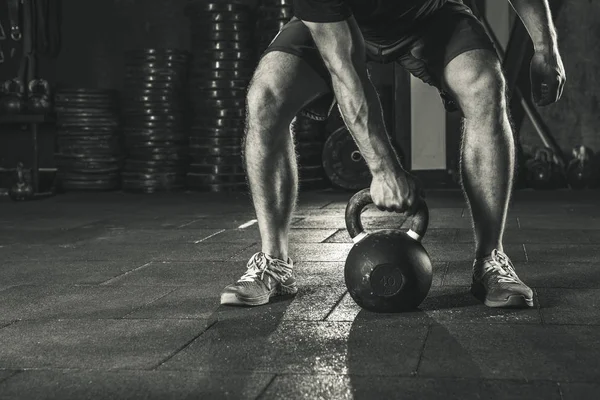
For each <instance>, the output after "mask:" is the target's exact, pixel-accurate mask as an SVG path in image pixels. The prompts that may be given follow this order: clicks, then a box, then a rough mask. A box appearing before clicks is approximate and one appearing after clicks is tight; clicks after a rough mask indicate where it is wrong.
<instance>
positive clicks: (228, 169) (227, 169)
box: [188, 164, 246, 176]
mask: <svg viewBox="0 0 600 400" xmlns="http://www.w3.org/2000/svg"><path fill="white" fill-rule="evenodd" d="M188 171H189V172H188V174H209V175H231V174H233V175H244V176H245V175H246V171H245V169H244V167H243V166H242V165H239V164H237V165H236V164H234V165H221V164H217V165H210V164H208V165H207V164H190V166H189V168H188Z"/></svg>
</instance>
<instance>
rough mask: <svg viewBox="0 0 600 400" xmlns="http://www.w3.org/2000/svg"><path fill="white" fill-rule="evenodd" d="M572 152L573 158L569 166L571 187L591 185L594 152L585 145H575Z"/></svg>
mask: <svg viewBox="0 0 600 400" xmlns="http://www.w3.org/2000/svg"><path fill="white" fill-rule="evenodd" d="M571 154H572V155H573V159H572V160H571V161H569V165H568V166H567V181H568V182H569V187H570V188H571V189H574V190H581V189H585V188H587V187H590V186H591V184H592V179H593V176H592V165H591V162H592V157H593V152H592V151H591V150H590V149H588V148H587V147H585V146H575V147H573V150H572V153H571Z"/></svg>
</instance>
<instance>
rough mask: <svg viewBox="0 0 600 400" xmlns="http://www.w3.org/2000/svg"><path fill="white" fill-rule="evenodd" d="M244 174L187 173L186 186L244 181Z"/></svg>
mask: <svg viewBox="0 0 600 400" xmlns="http://www.w3.org/2000/svg"><path fill="white" fill-rule="evenodd" d="M245 182H246V175H243V174H237V175H214V174H196V173H191V172H190V173H188V174H187V176H186V184H187V186H203V185H211V184H223V183H245Z"/></svg>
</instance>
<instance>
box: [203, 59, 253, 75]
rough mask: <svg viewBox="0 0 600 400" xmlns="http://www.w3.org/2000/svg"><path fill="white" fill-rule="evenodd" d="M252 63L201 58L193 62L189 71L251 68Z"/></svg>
mask: <svg viewBox="0 0 600 400" xmlns="http://www.w3.org/2000/svg"><path fill="white" fill-rule="evenodd" d="M253 68H254V65H253V63H251V62H249V61H248V60H242V61H239V60H238V61H232V60H225V61H223V60H208V59H202V60H198V61H196V62H194V64H193V65H192V67H191V71H193V72H195V71H205V70H222V69H225V70H241V71H243V70H253Z"/></svg>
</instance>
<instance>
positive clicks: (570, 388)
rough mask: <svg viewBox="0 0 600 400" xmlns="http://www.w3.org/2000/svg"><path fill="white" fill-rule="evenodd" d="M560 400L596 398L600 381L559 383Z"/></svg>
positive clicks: (595, 399)
mask: <svg viewBox="0 0 600 400" xmlns="http://www.w3.org/2000/svg"><path fill="white" fill-rule="evenodd" d="M560 390H561V393H562V400H598V397H600V383H598V382H596V383H572V382H570V383H561V384H560Z"/></svg>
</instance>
